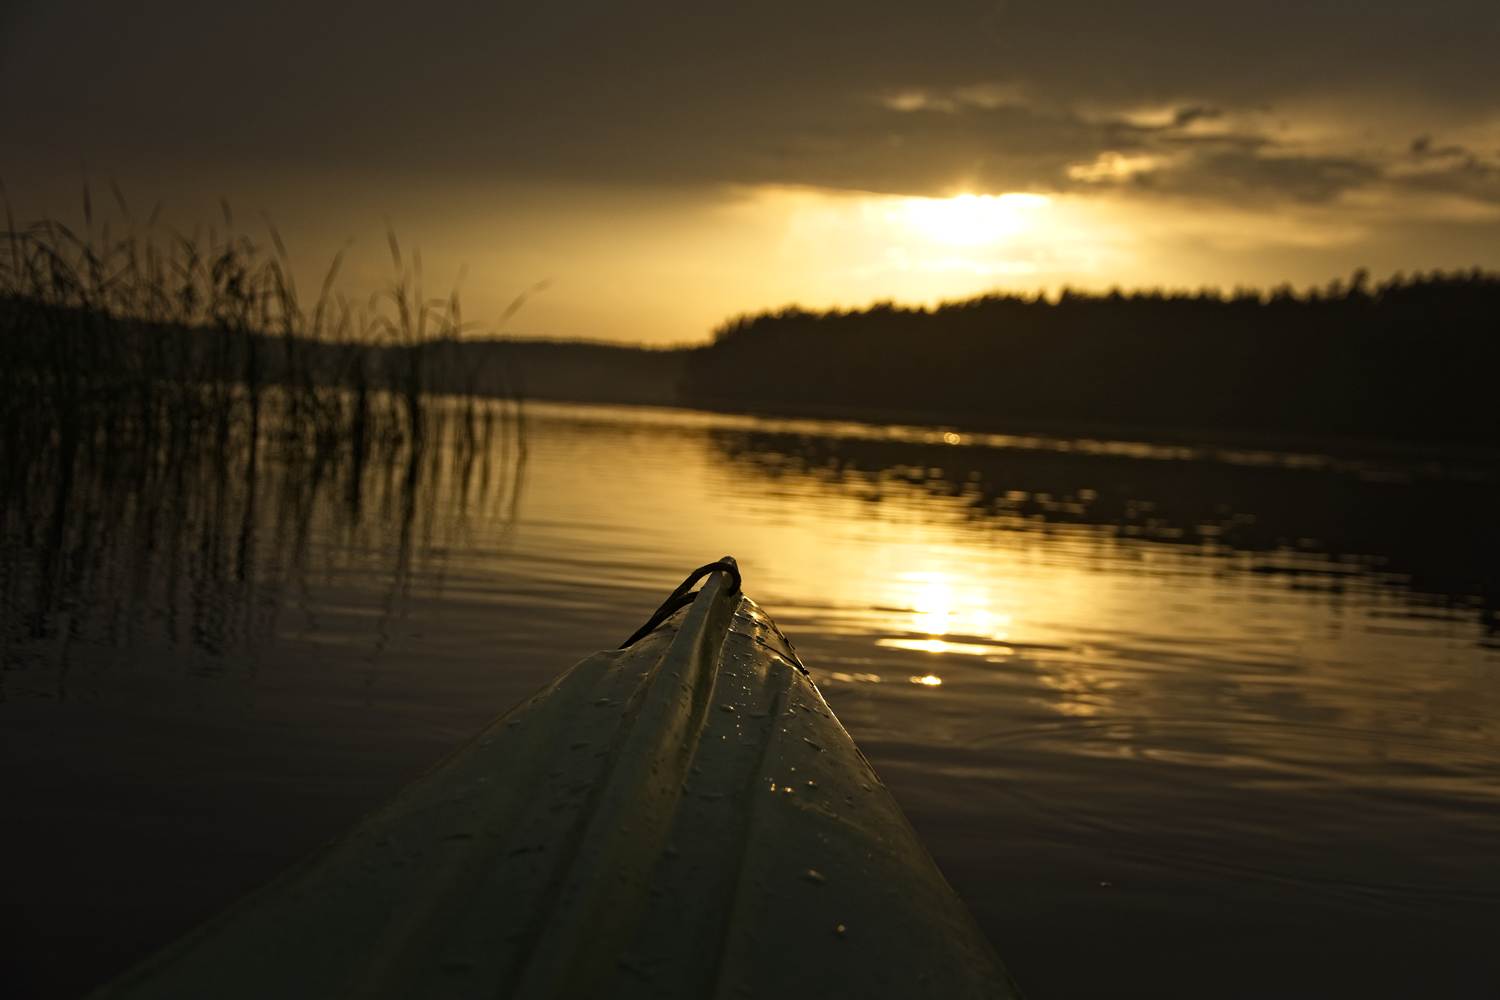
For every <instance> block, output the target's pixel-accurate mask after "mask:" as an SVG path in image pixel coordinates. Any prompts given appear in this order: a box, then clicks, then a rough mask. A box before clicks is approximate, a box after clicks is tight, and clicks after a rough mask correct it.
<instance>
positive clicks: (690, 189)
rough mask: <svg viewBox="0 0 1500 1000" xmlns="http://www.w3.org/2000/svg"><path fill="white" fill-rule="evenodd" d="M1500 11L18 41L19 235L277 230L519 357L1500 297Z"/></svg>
mask: <svg viewBox="0 0 1500 1000" xmlns="http://www.w3.org/2000/svg"><path fill="white" fill-rule="evenodd" d="M1497 52H1500V4H1496V3H1494V2H1493V0H1487V2H1478V0H1475V2H1468V0H1463V2H1460V0H1441V2H1437V3H1434V4H1428V5H1418V4H1412V3H1393V2H1388V0H1374V2H1368V3H1363V4H1349V3H1345V2H1337V3H1335V2H1331V0H1311V2H1301V3H1296V4H1290V3H1286V4H1278V3H1262V4H1248V3H1236V4H1204V3H1201V2H1200V3H1188V2H1185V0H1167V2H1161V0H1159V2H1154V3H1146V4H1124V3H1119V2H1093V3H1067V2H1047V3H1043V2H1036V0H1009V2H1006V0H1001V2H995V0H989V2H983V3H948V4H941V5H939V4H915V3H910V2H894V0H861V2H859V3H846V2H822V3H815V2H809V0H801V2H797V3H786V2H780V0H762V2H758V3H754V4H744V5H733V6H731V5H728V4H713V3H703V2H702V0H699V2H695V3H686V2H684V3H662V2H656V0H636V2H632V3H629V4H625V3H619V4H604V3H599V2H594V0H575V2H567V3H551V4H526V5H513V4H498V3H497V4H484V5H479V4H475V5H455V4H443V3H424V4H396V3H390V2H384V0H371V2H365V3H359V4H355V3H342V4H340V3H330V2H308V0H298V2H286V0H261V2H257V3H254V4H234V5H222V6H221V5H217V4H206V3H203V2H202V0H160V2H156V3H151V4H145V5H134V4H119V3H103V2H78V0H47V2H32V0H20V2H19V3H18V2H16V0H11V2H10V3H7V4H5V5H4V7H3V10H0V116H3V120H4V121H5V123H6V124H5V129H4V136H5V137H4V142H3V145H0V149H3V155H0V179H3V180H4V182H5V184H6V189H7V192H8V195H9V197H10V200H11V202H12V204H13V205H14V206H15V208H16V212H17V215H18V216H19V217H20V219H21V220H23V221H24V220H26V219H29V218H33V217H36V216H39V215H42V214H55V215H60V216H62V217H64V218H68V219H76V218H77V217H78V216H79V215H80V208H79V204H80V191H81V189H82V186H83V184H84V182H85V180H88V181H89V182H90V183H91V184H92V186H93V187H94V189H95V191H96V201H98V202H101V203H109V202H111V201H112V199H111V198H109V197H108V195H107V192H108V189H109V183H110V181H111V180H117V181H118V182H119V184H120V186H121V187H122V189H123V190H124V192H125V194H126V196H127V198H128V199H129V202H130V206H131V209H132V212H133V214H134V215H136V216H140V217H144V216H146V215H148V214H149V213H150V209H151V206H152V204H154V203H155V202H157V201H162V202H164V203H165V205H166V211H165V215H164V218H165V219H166V220H167V221H169V222H171V223H172V224H175V225H179V226H187V225H189V224H190V223H191V222H192V221H193V220H204V221H211V220H213V219H215V218H217V217H218V214H219V213H218V209H217V207H216V206H217V201H218V198H219V196H221V195H223V196H227V197H228V199H229V200H230V202H231V203H232V205H233V206H234V207H235V211H236V222H237V223H238V224H240V225H241V226H242V227H243V228H245V229H247V230H250V231H252V232H260V231H263V223H262V222H261V221H260V219H261V213H262V212H265V213H268V214H269V215H270V216H271V217H272V218H274V219H275V220H276V223H277V225H278V226H279V227H280V229H281V230H282V232H283V234H284V235H285V236H286V239H287V242H288V244H289V246H290V249H291V251H292V254H293V256H294V257H295V258H296V259H297V261H299V263H300V264H301V265H302V266H304V267H306V269H307V272H308V275H309V277H308V280H309V281H314V280H315V278H314V277H313V276H314V275H315V274H316V273H317V272H318V271H319V270H320V269H321V268H322V267H323V266H324V265H325V264H326V262H327V261H328V260H329V259H330V258H331V257H332V255H333V254H334V253H335V252H337V251H338V249H339V248H340V247H341V246H344V245H345V244H346V243H349V242H350V241H352V243H351V249H350V251H349V252H350V257H349V264H348V265H347V267H346V270H345V273H344V279H343V286H344V287H345V289H346V290H348V291H350V292H351V293H363V292H366V291H369V290H371V289H374V288H375V287H377V286H378V285H379V284H380V282H381V281H383V280H385V278H387V277H388V274H389V260H388V256H387V254H386V250H385V227H386V221H387V220H389V222H390V224H391V226H392V227H394V229H395V230H396V231H397V232H398V233H399V234H400V236H401V239H402V242H403V244H404V245H406V246H416V247H420V248H421V250H422V253H423V259H424V262H425V270H426V274H427V281H428V285H429V289H430V290H431V291H433V292H435V293H445V292H446V291H447V290H448V287H449V286H451V285H452V283H453V282H454V280H455V279H456V276H457V275H458V273H459V270H460V268H461V266H466V268H467V275H466V277H465V278H464V281H463V285H462V294H463V299H464V303H465V311H466V316H467V318H468V319H470V320H472V321H474V322H475V323H476V325H477V327H478V328H479V329H481V330H493V329H495V328H496V324H498V323H499V319H500V315H501V313H502V312H503V310H504V309H505V307H506V304H507V303H509V302H510V301H511V300H512V299H513V298H514V297H515V296H516V295H517V294H518V293H520V292H521V291H523V290H524V289H526V288H527V287H529V286H532V285H534V284H536V283H537V282H539V281H542V280H546V279H550V284H549V285H548V287H547V288H546V289H545V290H544V291H542V292H540V293H538V294H536V295H535V296H533V297H532V298H531V300H530V301H528V302H527V304H526V305H525V307H524V308H523V309H522V310H521V311H520V312H519V313H517V314H516V315H515V316H514V317H513V318H512V319H511V320H509V321H507V322H506V323H505V324H504V327H503V330H504V332H508V333H514V334H519V335H526V336H548V337H582V338H589V339H611V340H625V341H634V342H650V343H685V342H691V341H698V340H702V339H703V338H705V337H706V336H708V335H709V333H710V332H711V330H712V329H713V327H714V326H715V325H717V324H718V323H719V322H721V321H722V320H723V319H725V318H726V317H728V316H730V315H733V314H736V313H740V312H745V311H757V310H761V309H765V308H772V307H777V306H781V305H785V304H789V303H800V304H802V305H806V306H811V307H822V306H832V305H839V306H858V305H864V304H867V303H870V302H872V301H877V300H883V299H894V300H896V301H901V302H913V303H917V302H935V301H938V300H941V299H944V298H955V297H961V296H966V295H970V294H974V293H979V292H983V291H986V290H990V289H995V288H1005V289H1018V290H1028V291H1029V290H1035V289H1048V290H1055V289H1057V288H1059V287H1060V286H1062V285H1064V284H1071V285H1075V286H1083V287H1090V288H1104V287H1108V286H1111V285H1117V284H1118V285H1122V286H1126V287H1131V286H1140V285H1166V286H1170V287H1182V286H1198V285H1202V284H1216V285H1224V286H1232V285H1236V284H1249V285H1257V286H1266V285H1271V284H1275V283H1278V282H1281V281H1283V280H1286V281H1291V282H1293V283H1294V284H1297V285H1299V286H1301V285H1307V284H1310V283H1319V284H1321V283H1324V282H1326V281H1327V280H1328V279H1330V278H1332V277H1335V276H1340V275H1347V274H1348V273H1349V272H1350V271H1351V270H1352V269H1354V268H1355V267H1357V266H1365V267H1368V268H1370V269H1371V270H1372V271H1373V272H1374V273H1375V274H1376V275H1377V276H1383V275H1386V274H1389V273H1391V272H1393V271H1396V270H1407V271H1410V270H1414V269H1422V270H1426V269H1431V268H1434V267H1443V268H1452V267H1468V266H1473V265H1482V266H1488V267H1496V266H1500V58H1497V56H1496V53H1497Z"/></svg>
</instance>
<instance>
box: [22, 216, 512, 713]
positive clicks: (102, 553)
mask: <svg viewBox="0 0 1500 1000" xmlns="http://www.w3.org/2000/svg"><path fill="white" fill-rule="evenodd" d="M225 224H226V226H230V225H232V220H231V219H230V217H229V213H228V212H227V210H226V213H225ZM272 235H273V243H274V244H275V245H276V249H275V252H274V253H267V252H265V251H263V250H262V249H261V248H260V247H258V246H257V245H256V244H254V243H253V242H252V241H250V240H249V239H248V238H246V237H244V236H238V235H233V234H232V233H231V234H226V233H225V232H224V231H222V230H221V231H219V232H215V231H212V230H210V231H209V232H208V233H207V235H203V234H199V235H196V236H193V237H180V236H174V237H171V238H170V239H154V238H152V237H150V236H141V235H139V234H131V235H126V236H120V237H112V236H111V235H110V234H109V230H108V227H99V228H94V227H92V223H91V221H90V230H89V231H88V232H86V233H85V234H83V235H79V234H76V233H74V232H73V231H71V230H69V229H66V228H65V227H63V226H61V225H58V224H56V223H41V224H39V225H36V226H32V227H29V228H27V229H25V230H17V229H16V228H15V227H14V225H12V226H11V227H10V231H9V232H8V233H6V234H5V235H4V237H3V238H0V482H3V483H4V488H3V489H0V549H3V550H4V552H5V553H6V558H5V559H4V560H3V561H0V562H3V567H0V607H4V608H6V609H7V612H8V613H7V614H6V615H5V618H6V621H5V623H4V626H3V627H0V668H3V669H0V700H4V697H5V684H4V678H3V674H4V670H8V669H10V668H12V667H14V666H18V665H24V664H27V663H33V662H34V663H38V664H41V663H51V662H54V661H55V659H56V656H55V650H53V649H52V648H51V646H52V645H55V644H57V643H63V644H66V641H67V639H68V638H69V637H70V636H75V635H81V634H84V633H86V632H87V631H88V630H90V629H99V630H103V632H104V633H106V634H108V635H110V636H112V637H113V638H115V639H119V638H120V637H119V636H117V635H116V634H115V633H116V632H118V631H119V628H120V623H122V622H124V623H135V624H132V625H131V627H130V630H135V629H136V626H137V624H140V623H160V624H161V627H162V628H163V629H164V630H165V631H166V633H167V634H168V635H169V636H170V637H171V639H172V640H173V642H174V643H175V642H182V643H186V644H189V645H191V646H192V647H194V648H196V649H199V650H202V651H204V652H205V653H208V654H212V656H213V657H217V656H219V655H220V654H222V653H224V652H226V651H228V650H231V649H235V648H239V647H248V646H252V645H253V644H254V642H255V640H256V638H257V637H258V636H262V635H265V634H268V633H269V632H270V631H271V630H270V627H269V625H270V623H271V622H272V621H274V619H275V617H276V616H277V615H278V614H279V613H280V611H281V609H282V608H283V606H284V605H285V604H286V603H287V602H288V601H291V600H294V599H295V595H296V593H297V592H298V587H299V583H298V581H299V580H301V579H303V578H304V577H305V576H306V574H307V567H308V565H309V563H310V562H311V561H314V560H316V561H318V562H327V563H329V564H330V565H333V564H335V563H337V564H343V562H347V561H348V560H361V559H367V558H368V557H367V555H366V554H367V553H370V552H377V551H382V546H383V545H384V542H381V543H380V544H375V543H374V542H373V541H372V539H375V538H379V539H386V538H394V539H395V544H394V547H393V549H392V554H391V556H390V560H389V563H388V564H384V565H381V566H380V567H378V572H379V573H381V574H383V575H386V576H388V577H389V579H390V581H391V583H390V592H389V595H388V598H387V600H386V601H385V602H384V611H383V613H382V615H381V617H380V619H379V620H378V621H377V622H375V623H374V625H375V627H374V637H373V639H372V642H373V643H375V644H376V646H377V647H378V646H380V645H383V643H384V642H385V641H386V633H387V626H388V624H389V621H391V620H393V619H394V617H395V616H397V615H398V614H399V610H400V606H401V603H402V600H403V595H404V593H405V588H406V582H407V580H408V579H409V578H410V576H411V574H412V573H413V572H415V571H416V570H418V569H420V567H419V566H418V565H417V563H418V562H419V561H420V559H422V558H425V557H423V556H419V555H418V553H419V552H425V551H427V550H428V549H430V548H431V546H430V545H426V546H424V545H422V544H420V543H421V542H422V541H423V540H424V539H425V540H429V541H430V540H432V539H434V538H443V537H447V535H448V534H449V533H451V532H454V531H460V530H461V528H462V521H463V519H464V518H484V519H486V520H497V519H498V520H499V521H500V522H502V523H506V522H508V521H511V520H513V519H514V517H515V511H516V505H517V503H518V502H519V497H520V492H521V483H522V481H523V476H524V468H525V462H526V439H527V438H526V423H525V409H524V401H523V398H522V397H521V396H520V394H519V393H518V392H517V390H516V389H515V387H514V386H513V385H511V384H510V383H509V382H508V381H507V379H506V373H505V372H504V371H503V370H500V369H497V368H494V367H488V368H479V367H471V368H469V369H467V370H465V371H462V372H459V371H455V370H452V369H451V368H449V367H448V365H449V363H450V360H451V359H449V358H447V357H445V355H444V353H443V350H442V347H441V345H442V344H443V343H444V342H445V341H451V340H452V339H454V338H455V337H457V336H458V334H459V333H460V331H461V330H462V320H461V313H460V306H459V302H458V299H457V297H456V296H449V297H447V298H444V299H429V298H427V297H425V296H424V294H423V291H422V284H421V266H420V262H419V261H418V260H417V259H416V258H415V257H414V256H410V257H409V256H405V255H403V254H402V252H401V250H400V247H399V245H398V244H397V243H396V241H395V239H394V237H393V238H392V239H391V254H392V261H393V265H394V267H395V273H396V277H395V278H394V279H393V281H392V283H391V284H390V285H389V286H388V288H387V289H386V290H385V291H384V292H382V293H381V294H380V295H378V296H376V297H374V298H373V299H371V300H369V301H367V302H363V303H357V304H356V303H350V302H348V301H347V300H345V299H343V298H342V297H341V296H339V295H338V294H337V292H336V290H335V288H336V285H335V280H336V277H337V261H335V264H334V267H333V268H331V269H330V271H329V272H328V276H327V279H326V280H325V281H324V283H323V287H322V289H321V291H320V293H319V294H318V296H317V298H316V299H315V300H313V301H312V303H311V304H310V305H305V304H304V303H303V301H302V300H301V299H299V298H298V295H297V290H296V288H295V286H294V285H293V283H292V281H291V279H290V277H289V274H290V269H289V267H288V266H287V262H286V256H285V252H284V251H283V250H282V249H281V248H280V245H279V240H275V238H274V233H273V234H272ZM481 382H482V383H483V384H484V386H485V388H486V390H487V391H485V392H480V391H479V390H478V386H479V385H480V384H481ZM439 386H441V388H439ZM315 523H316V524H317V525H318V526H320V527H321V528H323V529H326V532H325V534H331V535H332V536H333V537H337V538H340V539H342V542H341V543H340V545H341V547H336V548H339V551H332V550H327V551H319V552H317V553H316V554H315V553H314V550H315V549H317V545H316V544H315V542H314V539H315V538H317V537H320V534H319V532H318V531H315V530H313V526H314V524H315ZM440 548H441V547H440ZM325 549H326V546H325ZM330 560H331V562H330ZM341 561H343V562H341ZM369 568H370V569H371V570H372V571H377V567H374V566H371V567H369ZM159 609H165V611H164V612H163V613H162V614H155V613H154V611H155V610H159ZM141 627H142V628H144V627H145V626H144V625H141ZM65 674H66V671H63V673H62V674H60V675H59V677H58V680H57V684H58V693H57V696H58V697H64V696H65V692H66V688H67V681H66V677H65Z"/></svg>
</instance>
